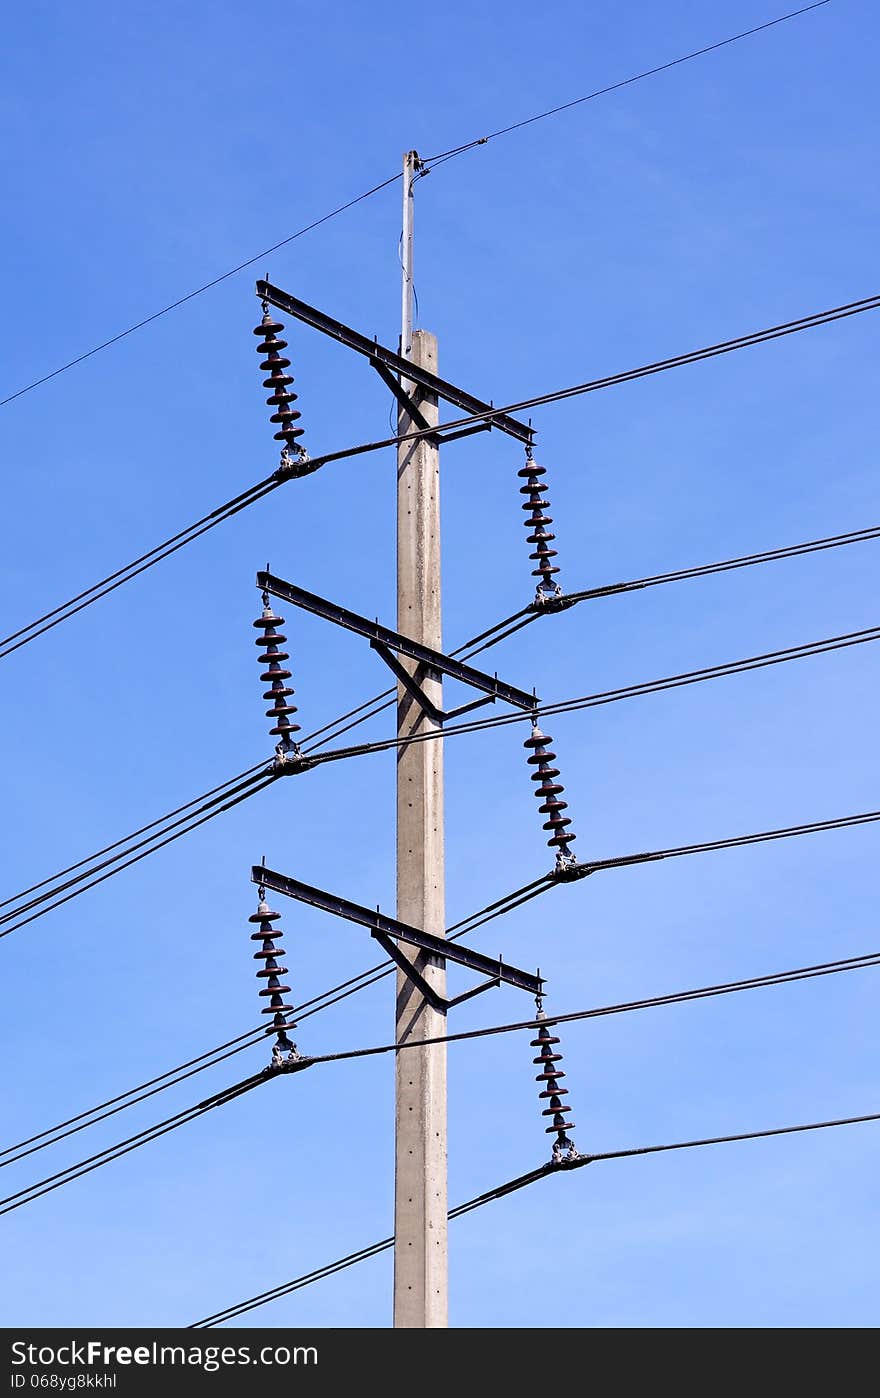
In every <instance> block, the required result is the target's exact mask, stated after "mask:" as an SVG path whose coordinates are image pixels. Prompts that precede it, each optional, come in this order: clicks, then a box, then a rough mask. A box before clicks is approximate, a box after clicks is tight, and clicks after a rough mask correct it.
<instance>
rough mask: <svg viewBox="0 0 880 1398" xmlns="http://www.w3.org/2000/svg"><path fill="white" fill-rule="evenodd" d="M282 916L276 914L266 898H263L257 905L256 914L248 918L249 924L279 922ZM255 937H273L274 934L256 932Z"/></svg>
mask: <svg viewBox="0 0 880 1398" xmlns="http://www.w3.org/2000/svg"><path fill="white" fill-rule="evenodd" d="M280 916H281V914H280V913H275V912H273V911H272V909H271V908H270V907H269V904H268V903H267V902H266V900H265V898H261V899H260V902H259V904H258V905H257V911H256V912H255V913H251V915H250V917H249V918H248V922H277V921H278V919H279V918H280ZM253 935H254V936H255V937H271V936H272V933H271V932H255V933H254V934H253Z"/></svg>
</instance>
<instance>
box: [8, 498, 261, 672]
mask: <svg viewBox="0 0 880 1398" xmlns="http://www.w3.org/2000/svg"><path fill="white" fill-rule="evenodd" d="M281 484H282V478H281V477H276V476H275V475H272V476H267V477H266V479H265V480H262V481H258V482H257V484H256V485H253V486H251V487H250V489H248V490H245V491H242V493H241V494H240V495H236V496H234V497H233V499H232V500H227V501H226V502H225V503H224V504H223V505H218V506H217V508H216V510H212V511H211V513H210V514H207V515H203V516H202V518H201V519H197V520H196V521H195V522H194V523H193V524H190V525H188V526H187V527H186V529H181V530H179V531H178V532H177V533H176V534H172V535H171V538H170V539H165V540H164V541H163V542H162V543H161V544H156V546H155V548H152V549H149V550H148V551H147V552H146V553H143V554H141V556H140V557H139V558H135V559H133V560H132V561H131V563H127V564H126V565H125V566H124V567H123V568H117V570H116V572H114V573H108V575H107V576H106V577H105V578H101V579H100V580H99V581H98V582H96V583H92V585H91V587H87V588H85V590H84V591H82V592H79V593H77V595H76V596H75V597H70V598H68V600H67V601H66V602H61V603H60V604H59V605H58V606H57V607H53V608H52V610H51V611H48V612H44V613H43V615H42V616H39V617H36V618H35V619H34V620H33V621H31V622H29V623H28V624H27V626H22V627H21V628H20V629H19V630H18V631H13V632H12V633H11V634H10V635H9V636H4V637H3V639H2V640H0V660H3V659H5V657H6V656H7V655H12V654H13V652H14V651H17V650H20V649H21V648H22V646H26V645H29V644H30V642H31V641H35V640H36V639H37V637H38V636H43V635H45V633H46V632H47V631H51V630H52V629H53V627H55V626H59V625H60V624H61V622H62V621H68V620H69V619H70V618H71V617H73V616H76V615H77V613H78V612H82V611H84V610H85V609H86V607H90V606H91V605H92V603H93V602H97V601H99V600H100V599H101V598H102V597H106V596H107V595H108V594H109V593H111V592H115V591H116V589H117V588H118V587H122V585H123V583H127V582H131V581H132V579H133V578H136V577H139V576H140V574H141V573H145V572H147V570H148V569H149V568H153V567H155V565H156V564H157V563H161V562H162V561H163V560H164V559H166V558H170V557H171V555H172V554H174V553H177V551H178V550H179V549H182V548H185V546H186V545H187V544H191V543H193V542H194V541H195V540H196V539H200V538H201V537H202V535H203V534H207V533H208V531H209V530H211V529H215V528H216V527H217V525H218V524H223V523H224V522H225V521H226V520H227V519H231V518H232V517H233V515H237V514H238V513H239V511H241V510H244V509H246V508H247V506H248V505H253V504H255V503H256V502H257V501H258V500H262V499H264V497H265V496H267V495H269V494H270V493H271V492H272V491H273V490H276V489H277V487H278V486H279V485H281Z"/></svg>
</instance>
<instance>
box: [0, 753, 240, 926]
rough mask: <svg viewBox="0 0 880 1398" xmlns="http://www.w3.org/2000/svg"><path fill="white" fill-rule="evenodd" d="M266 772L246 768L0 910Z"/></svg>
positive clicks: (17, 895) (4, 902)
mask: <svg viewBox="0 0 880 1398" xmlns="http://www.w3.org/2000/svg"><path fill="white" fill-rule="evenodd" d="M266 770H267V764H266V763H265V762H258V763H256V764H255V765H254V766H253V767H248V768H246V769H245V771H243V772H238V773H237V774H236V775H235V776H234V777H229V778H228V779H227V780H226V781H225V782H221V783H220V784H219V785H218V786H214V787H211V789H210V790H209V791H203V792H202V794H201V795H200V796H194V797H193V798H192V800H191V801H185V802H184V803H183V805H182V806H176V807H175V808H174V810H172V811H168V812H166V814H165V815H163V816H158V817H157V818H156V819H155V820H151V821H148V822H147V824H146V825H141V826H139V828H138V829H137V830H133V831H131V833H130V834H128V835H124V836H123V837H122V838H121V839H119V840H114V841H113V843H112V844H109V845H104V846H103V848H102V849H99V850H96V851H95V853H94V854H90V855H88V856H87V857H86V858H85V859H80V860H77V862H76V863H75V864H68V865H67V868H65V869H59V871H58V873H57V874H52V875H51V876H50V877H49V878H45V879H41V880H40V881H39V883H32V884H31V885H30V886H29V887H28V888H23V889H21V891H20V892H18V893H14V894H12V895H11V896H10V897H8V898H4V899H2V901H0V908H6V907H8V906H9V904H10V903H18V902H19V901H20V900H21V899H22V898H25V897H27V895H28V894H29V893H36V892H38V891H39V890H40V889H41V888H45V887H46V886H47V885H48V884H51V883H55V882H56V881H57V880H58V879H60V878H63V877H64V875H65V874H72V873H74V872H75V871H76V870H77V869H82V868H83V867H84V866H85V865H86V864H92V863H94V861H95V860H96V859H100V858H101V856H102V855H104V854H109V853H110V852H111V851H112V850H115V849H118V848H119V847H120V845H127V844H128V843H129V841H130V840H134V839H137V837H138V836H139V835H145V834H146V833H147V831H148V830H153V829H155V827H156V826H157V825H162V826H164V825H165V824H166V822H167V821H169V820H171V819H172V817H174V816H178V815H181V814H182V813H183V812H184V811H188V810H190V809H191V808H192V807H193V806H196V805H199V804H200V803H201V802H203V801H207V800H209V799H210V797H212V796H216V795H217V793H218V792H225V791H226V789H227V788H228V787H231V786H235V785H236V783H238V782H240V781H243V780H244V779H245V778H246V777H250V776H252V775H253V774H254V773H255V772H259V771H264V772H265V771H266Z"/></svg>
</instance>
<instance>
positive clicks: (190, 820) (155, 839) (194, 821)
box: [0, 614, 880, 938]
mask: <svg viewBox="0 0 880 1398" xmlns="http://www.w3.org/2000/svg"><path fill="white" fill-rule="evenodd" d="M534 615H537V614H534ZM500 624H501V625H504V624H505V623H500ZM876 640H880V627H869V628H867V629H866V630H864V631H852V632H845V633H842V634H840V635H837V636H830V637H826V638H824V639H822V640H818V641H808V642H805V643H804V644H802V645H799V646H790V647H787V648H786V649H784V650H778V651H768V652H765V653H762V654H760V655H756V656H747V657H745V658H744V659H741V660H733V661H727V662H724V663H722V664H720V665H712V666H707V667H705V668H704V669H702V670H691V671H685V672H682V673H681V674H677V675H670V676H665V677H663V678H661V679H657V680H646V681H642V682H641V683H639V684H634V685H626V686H624V687H623V688H621V689H614V690H605V691H601V692H599V693H597V694H588V695H581V696H580V697H578V698H573V699H564V700H560V701H558V702H556V703H552V704H544V705H540V706H539V707H538V708H537V709H536V710H535V713H536V715H539V716H541V717H547V716H552V715H554V714H567V713H576V712H580V711H582V710H585V709H589V708H596V707H600V706H603V705H605V704H611V703H617V702H619V701H621V700H624V699H632V698H641V697H644V696H646V695H650V694H658V693H663V692H665V691H667V690H670V689H678V688H682V687H685V686H688V685H692V684H700V683H703V682H704V681H707V680H713V679H724V678H727V677H728V676H731V675H736V674H743V673H747V672H749V671H751V670H759V669H764V668H766V667H768V666H771V665H779V664H784V663H787V662H788V661H791V660H803V659H808V658H811V657H813V656H816V655H824V654H826V653H827V652H829V651H833V650H840V649H845V648H848V647H850V646H855V645H862V644H866V643H867V642H869V641H876ZM485 644H492V642H488V643H484V646H483V647H482V648H485ZM473 653H476V652H473ZM368 702H369V701H368ZM361 707H363V706H361ZM383 707H384V705H383ZM355 712H356V711H355ZM377 712H378V710H377ZM530 718H531V715H528V714H524V713H519V712H517V713H508V714H500V715H498V716H497V717H495V718H488V719H474V720H471V721H469V722H467V723H462V724H455V725H451V726H449V727H447V728H445V729H444V730H442V731H441V730H438V731H436V732H435V731H429V732H427V733H423V734H418V733H417V734H414V735H413V736H411V737H408V738H406V739H405V740H404V739H401V738H382V739H376V740H374V741H373V742H370V743H361V744H358V745H356V746H354V747H347V748H335V749H331V750H330V751H328V752H315V751H314V750H313V749H309V748H308V747H306V749H305V755H306V756H308V757H309V758H310V762H311V764H312V765H315V766H317V765H321V764H323V763H326V762H338V761H343V760H347V759H348V758H352V757H361V756H366V755H369V754H372V753H379V752H385V751H388V750H390V749H394V748H397V747H399V746H400V745H401V744H402V743H403V742H404V741H405V742H407V743H417V742H428V741H434V740H435V738H438V737H453V736H457V735H462V734H466V733H477V732H482V731H484V730H486V729H490V728H498V727H503V726H505V725H506V724H510V723H523V722H526V721H529V720H530ZM328 726H329V725H328ZM317 731H318V732H322V731H326V730H317ZM325 741H327V740H326V739H325ZM306 742H308V739H307V740H306ZM282 772H283V768H275V767H269V766H263V765H261V764H258V765H257V766H256V767H254V768H251V769H249V770H248V772H246V773H243V774H241V776H242V780H241V782H240V784H239V785H238V786H237V787H236V786H232V787H231V789H224V788H223V787H221V788H216V790H220V791H221V792H222V795H221V796H215V797H213V798H212V799H210V800H207V801H205V802H204V803H203V805H202V806H201V807H199V808H197V809H195V810H193V811H191V813H190V814H189V815H187V816H182V817H180V818H179V819H176V820H173V821H170V823H167V818H166V822H164V823H163V828H162V829H160V830H156V831H155V833H154V834H153V835H152V836H150V837H148V838H147V839H144V840H142V841H140V842H139V843H135V844H130V843H128V842H127V841H117V842H116V845H117V846H122V845H125V848H119V849H118V852H117V853H116V854H115V855H112V857H111V858H109V859H107V860H104V861H103V863H100V864H94V862H93V861H94V859H95V858H97V857H98V856H93V857H92V859H91V860H81V861H80V862H79V865H73V866H70V868H72V869H76V868H81V872H80V873H78V874H75V876H74V877H73V878H71V879H69V880H67V882H66V883H62V884H58V885H57V886H55V887H53V888H51V889H50V891H48V892H44V893H36V894H35V896H34V897H33V898H31V899H30V900H29V901H27V902H26V903H23V904H21V903H18V900H19V899H20V898H21V897H22V896H24V895H22V894H19V895H16V896H15V897H14V898H8V899H6V900H5V903H6V905H8V904H10V903H12V902H16V903H17V906H15V907H13V908H11V909H10V910H9V911H8V912H6V913H3V914H2V915H0V938H2V937H5V936H8V935H9V933H11V932H15V931H18V930H19V928H21V927H24V926H27V925H28V924H29V923H31V922H34V921H36V920H37V919H38V918H40V917H43V916H45V914H46V913H49V912H52V911H53V910H54V909H55V908H57V907H61V906H62V905H63V904H65V903H67V902H69V901H70V900H71V899H72V898H76V897H78V896H79V895H80V894H81V893H85V892H86V891H88V890H89V889H91V888H94V887H95V886H96V885H97V884H100V883H103V882H105V881H106V880H107V879H109V878H112V877H113V876H114V875H115V874H117V873H121V872H122V870H123V869H127V868H129V867H130V866H131V865H132V864H136V863H139V862H140V860H142V859H145V858H147V856H148V855H150V854H154V853H156V852H157V851H158V850H160V849H163V848H164V847H165V846H166V845H168V844H171V843H173V842H174V841H175V840H178V839H180V838H182V836H184V835H187V834H189V833H190V832H191V831H193V830H195V829H197V828H198V827H199V826H201V825H204V824H205V823H206V822H207V821H209V820H212V819H213V818H214V817H215V816H217V815H220V814H221V813H223V812H225V811H227V810H230V809H232V807H233V806H235V805H238V804H239V803H240V802H241V801H244V800H247V799H248V798H249V797H250V796H252V795H255V794H256V793H257V792H259V791H263V790H265V788H266V787H268V786H270V785H271V784H272V783H273V782H274V781H276V780H277V778H278V776H279V775H281V774H282ZM236 780H237V779H236V778H232V779H231V782H235V781H236ZM228 785H229V784H226V786H227V787H228ZM190 804H193V803H190ZM179 809H185V808H184V807H181V808H179ZM159 824H160V822H159V821H155V822H151V825H159ZM144 828H145V829H149V828H150V827H149V826H148V827H144ZM107 848H108V849H113V848H114V846H108V847H107ZM135 851H137V853H135ZM84 865H89V866H90V867H87V868H82V866H84ZM102 871H103V872H102ZM64 872H68V871H62V873H64ZM59 877H61V875H56V876H55V877H54V879H52V878H48V879H44V880H42V881H41V883H40V884H36V885H33V886H32V889H31V890H25V893H27V892H30V891H32V890H33V889H40V888H47V887H48V885H50V884H53V883H55V880H57V878H59ZM0 906H3V905H2V904H0Z"/></svg>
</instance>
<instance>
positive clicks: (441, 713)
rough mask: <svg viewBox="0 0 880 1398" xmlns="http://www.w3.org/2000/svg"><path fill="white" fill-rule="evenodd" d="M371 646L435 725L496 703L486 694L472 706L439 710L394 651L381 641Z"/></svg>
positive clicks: (492, 696) (490, 695) (492, 695)
mask: <svg viewBox="0 0 880 1398" xmlns="http://www.w3.org/2000/svg"><path fill="white" fill-rule="evenodd" d="M370 645H371V647H372V649H373V650H374V651H375V652H376V654H377V655H378V656H379V657H380V659H382V660H384V661H385V664H386V665H387V666H388V669H389V670H390V671H391V673H392V674H393V675H394V676H395V677H396V678H397V679H398V680H400V683H401V684H402V685H403V687H404V689H405V690H406V692H407V694H410V695H412V697H413V699H415V701H416V703H417V704H418V706H419V708H420V709H421V710H422V713H424V714H427V716H428V718H432V719H433V720H434V722H435V723H442V722H443V720H444V719H447V718H459V717H460V716H461V715H462V714H468V713H470V711H471V709H480V708H482V706H483V705H484V704H494V703H495V695H494V694H485V695H484V696H483V698H482V699H474V700H472V702H471V703H470V704H460V705H459V707H458V708H457V709H438V708H437V705H436V704H435V703H434V701H433V699H429V698H428V696H427V694H426V693H425V691H424V689H423V688H422V686H421V685H420V684H419V682H418V680H417V679H416V677H415V675H411V674H410V672H409V670H407V668H406V666H405V665H401V663H400V661H399V660H398V659H397V656H396V655H395V654H394V652H393V651H390V650H389V649H388V647H387V646H383V644H382V642H381V641H371V642H370Z"/></svg>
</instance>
